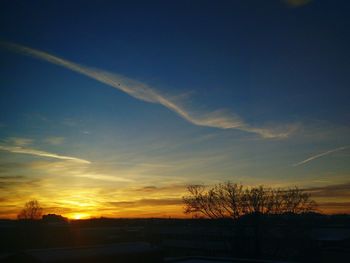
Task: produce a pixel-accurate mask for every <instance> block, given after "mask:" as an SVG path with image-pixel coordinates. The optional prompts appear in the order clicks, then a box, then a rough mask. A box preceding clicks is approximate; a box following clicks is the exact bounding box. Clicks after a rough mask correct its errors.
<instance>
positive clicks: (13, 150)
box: [0, 145, 91, 164]
mask: <svg viewBox="0 0 350 263" xmlns="http://www.w3.org/2000/svg"><path fill="white" fill-rule="evenodd" d="M0 150H2V151H7V152H11V153H21V154H29V155H34V156H40V157H48V158H55V159H61V160H68V161H74V162H78V163H84V164H90V163H91V162H90V161H87V160H84V159H80V158H76V157H72V156H66V155H59V154H56V153H50V152H45V151H41V150H35V149H31V148H23V147H19V146H4V145H0Z"/></svg>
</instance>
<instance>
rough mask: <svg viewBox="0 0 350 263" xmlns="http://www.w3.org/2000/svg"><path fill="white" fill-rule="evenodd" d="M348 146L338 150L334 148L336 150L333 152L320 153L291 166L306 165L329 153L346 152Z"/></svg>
mask: <svg viewBox="0 0 350 263" xmlns="http://www.w3.org/2000/svg"><path fill="white" fill-rule="evenodd" d="M348 148H349V146H343V147H339V148H336V149H333V150H330V151H327V152H323V153H320V154H316V155H314V156H311V157H309V158H307V159H305V160H304V161H301V162H299V163H296V164H293V166H299V165H302V164H305V163H308V162H311V161H313V160H315V159H318V158H320V157H322V156H325V155H328V154H331V153H334V152H339V151H343V150H346V149H348Z"/></svg>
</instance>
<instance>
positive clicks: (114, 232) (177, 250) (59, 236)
mask: <svg viewBox="0 0 350 263" xmlns="http://www.w3.org/2000/svg"><path fill="white" fill-rule="evenodd" d="M0 231H1V241H0V242H1V246H0V261H1V262H65V263H67V262H218V260H219V259H221V261H222V262H224V261H223V260H224V259H226V261H227V260H229V262H258V261H254V259H260V260H272V261H273V262H274V261H279V262H281V261H282V262H288V261H291V262H348V259H349V258H350V218H349V216H331V217H330V216H321V215H304V216H279V217H276V216H275V217H261V218H259V220H258V221H257V220H256V219H254V218H249V217H246V218H243V219H241V220H240V221H239V222H235V223H233V222H231V221H226V220H201V219H193V220H180V219H103V218H102V219H91V220H79V221H70V222H50V221H49V222H48V221H35V222H26V221H11V220H2V221H1V222H0ZM233 258H234V259H235V261H232V260H233ZM238 259H245V260H243V261H242V260H238ZM215 260H216V261H215ZM259 262H261V261H259Z"/></svg>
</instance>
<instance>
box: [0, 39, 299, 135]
mask: <svg viewBox="0 0 350 263" xmlns="http://www.w3.org/2000/svg"><path fill="white" fill-rule="evenodd" d="M0 46H2V47H4V48H7V49H9V50H11V51H15V52H19V53H23V54H25V55H29V56H32V57H35V58H38V59H41V60H45V61H47V62H50V63H52V64H56V65H59V66H62V67H65V68H68V69H70V70H72V71H75V72H78V73H80V74H83V75H85V76H88V77H90V78H92V79H95V80H97V81H99V82H102V83H104V84H106V85H109V86H111V87H113V88H116V89H118V90H121V91H123V92H125V93H127V94H129V95H130V96H132V97H134V98H137V99H140V100H143V101H147V102H151V103H158V104H161V105H163V106H164V107H166V108H168V109H170V110H171V111H173V112H175V113H177V114H178V115H179V116H181V117H182V118H184V119H185V120H187V121H189V122H190V123H192V124H195V125H198V126H206V127H214V128H220V129H238V130H242V131H247V132H252V133H256V134H259V135H260V136H262V137H263V138H286V137H288V136H289V135H290V134H291V133H292V132H294V131H295V129H296V127H295V126H288V127H283V128H282V129H281V128H277V129H273V128H257V127H251V126H249V125H248V124H246V123H245V122H244V121H243V120H241V119H240V118H239V117H237V116H235V115H234V114H229V113H227V112H224V111H214V112H211V113H206V114H191V113H190V112H188V111H187V110H185V109H184V108H183V107H181V106H180V105H179V104H178V103H176V102H174V101H172V100H171V99H169V98H167V97H165V96H164V95H161V94H160V93H159V92H158V91H156V90H155V89H153V88H151V87H150V86H148V85H147V84H145V83H142V82H139V81H136V80H133V79H130V78H127V77H124V76H122V75H119V74H115V73H110V72H107V71H102V70H99V69H94V68H89V67H86V66H83V65H80V64H77V63H74V62H71V61H68V60H66V59H62V58H59V57H57V56H54V55H51V54H49V53H46V52H43V51H40V50H36V49H33V48H29V47H26V46H22V45H18V44H14V43H10V42H3V41H0Z"/></svg>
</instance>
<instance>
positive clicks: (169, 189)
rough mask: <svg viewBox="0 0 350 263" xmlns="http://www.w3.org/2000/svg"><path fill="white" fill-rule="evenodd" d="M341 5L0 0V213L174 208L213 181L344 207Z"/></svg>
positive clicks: (348, 142)
mask: <svg viewBox="0 0 350 263" xmlns="http://www.w3.org/2000/svg"><path fill="white" fill-rule="evenodd" d="M349 10H350V2H349V1H345V0H344V1H342V0H339V1H328V0H314V1H307V0H288V1H287V0H285V1H282V0H269V1H260V0H256V1H251V0H240V1H239V0H237V1H185V0H183V1H9V0H8V1H1V2H0V89H1V96H0V218H16V215H17V214H18V212H19V211H20V209H21V208H22V207H23V205H24V203H25V202H27V201H30V200H33V199H36V200H38V201H39V202H40V203H41V204H42V206H43V207H44V213H57V214H61V215H64V216H68V217H70V218H88V217H100V216H105V217H169V216H171V217H183V216H184V214H183V208H182V207H183V205H182V201H181V197H182V196H183V195H184V194H185V193H186V185H188V184H204V185H212V184H215V183H219V182H224V181H228V180H230V181H232V182H237V183H242V184H244V185H247V186H253V185H261V184H263V185H265V186H269V187H270V186H271V187H293V186H298V187H300V188H305V189H308V190H310V191H311V193H312V194H313V197H314V199H315V200H317V201H318V203H319V204H320V210H321V211H322V212H327V213H344V212H347V213H350V106H349V105H350V102H349V99H350V49H349V47H350V31H349V28H350V18H349Z"/></svg>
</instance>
